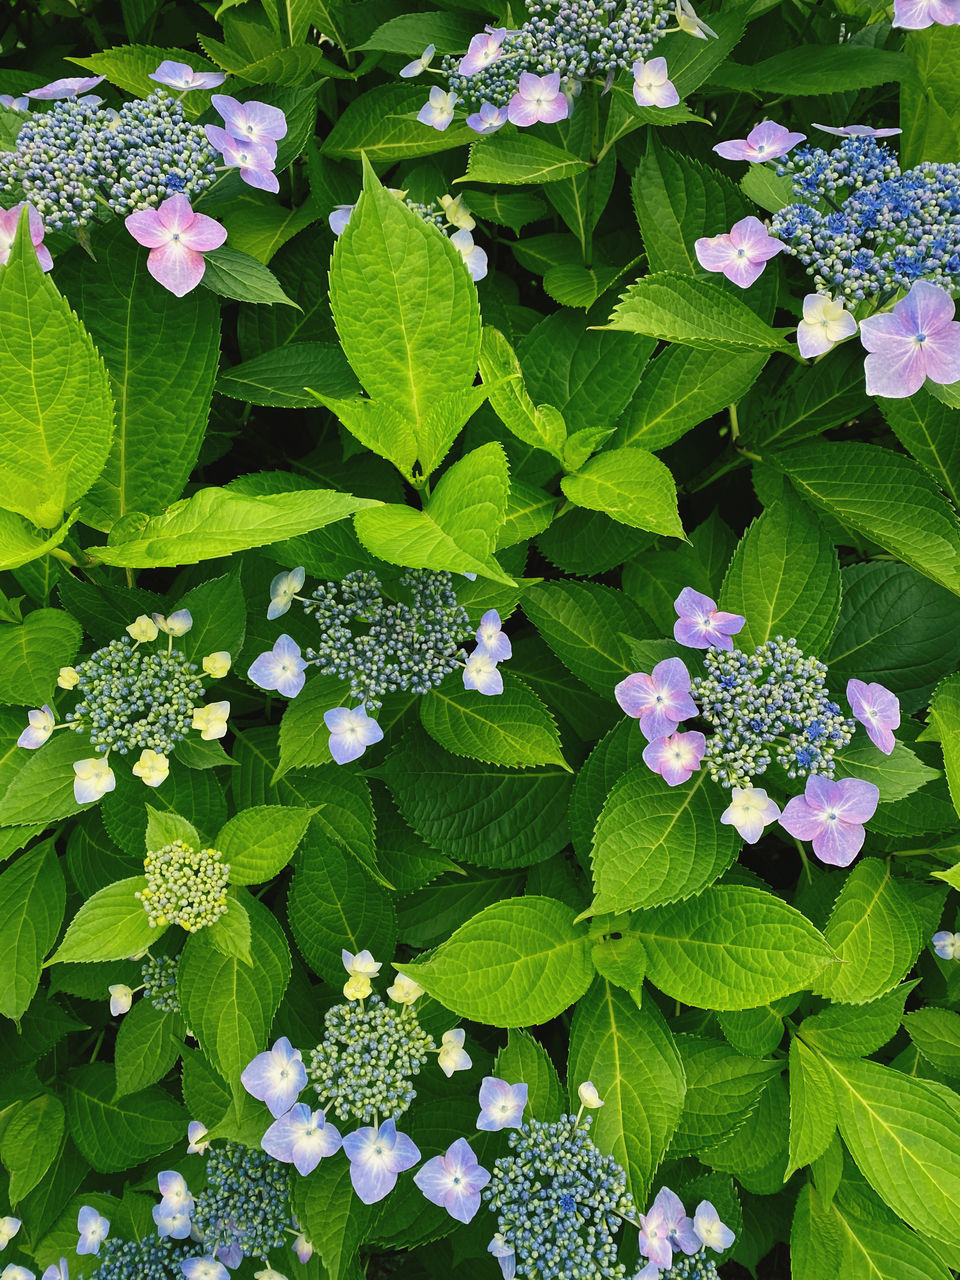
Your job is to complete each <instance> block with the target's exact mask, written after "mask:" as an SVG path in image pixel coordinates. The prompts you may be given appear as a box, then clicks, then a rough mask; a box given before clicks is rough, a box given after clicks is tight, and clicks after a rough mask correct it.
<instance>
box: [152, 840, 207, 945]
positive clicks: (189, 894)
mask: <svg viewBox="0 0 960 1280" xmlns="http://www.w3.org/2000/svg"><path fill="white" fill-rule="evenodd" d="M143 869H144V875H145V876H146V878H147V885H146V888H145V889H141V890H139V891H138V892H137V893H136V895H135V896H136V897H137V898H138V899H139V900H140V902H142V903H143V909H144V911H146V913H147V916H148V918H149V920H150V924H151V925H152V926H155V927H161V928H162V927H163V926H164V925H168V924H178V925H180V927H181V928H183V929H186V930H187V932H188V933H195V932H196V931H197V930H198V929H202V928H204V927H205V926H206V925H211V924H213V923H214V921H216V920H218V919H219V918H220V916H222V915H223V914H224V912H225V911H226V909H227V885H228V883H229V878H230V865H229V863H226V862H224V861H223V854H222V853H220V851H219V850H218V849H194V848H192V847H191V846H190V845H188V844H187V843H186V842H185V841H183V840H174V841H173V842H172V843H171V844H165V845H164V846H163V847H162V848H160V849H156V850H153V851H152V852H150V853H148V854H147V856H146V859H145V861H144V868H143Z"/></svg>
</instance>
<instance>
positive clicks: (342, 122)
mask: <svg viewBox="0 0 960 1280" xmlns="http://www.w3.org/2000/svg"><path fill="white" fill-rule="evenodd" d="M427 92H428V90H427V89H425V88H424V87H423V86H422V85H420V86H417V85H406V84H385V85H377V86H376V88H374V89H368V90H367V91H366V93H364V94H361V96H360V97H359V98H356V99H355V100H354V101H353V102H350V103H348V104H347V106H346V107H345V108H344V109H343V110H342V111H341V112H340V113H339V115H338V116H337V118H336V120H335V121H334V125H333V128H332V129H331V130H330V132H329V133H328V134H327V136H326V138H325V139H324V142H323V154H324V155H325V156H330V157H332V158H342V159H352V160H359V159H360V158H361V156H363V155H365V156H366V157H367V159H368V160H369V161H370V163H371V164H394V163H395V162H396V161H397V160H402V159H405V158H407V157H410V156H429V155H433V154H434V153H435V152H437V151H449V150H451V149H452V148H454V147H465V146H467V145H468V144H469V143H470V142H472V141H474V139H475V138H476V136H477V135H476V134H475V133H474V132H473V130H472V129H470V128H468V127H467V125H466V124H458V123H454V124H451V125H450V127H449V129H444V130H438V129H430V128H426V127H425V126H424V125H422V124H421V123H420V122H419V120H417V118H416V116H417V112H418V111H419V110H420V108H421V107H422V106H423V104H424V101H425V100H426V95H427ZM355 216H356V215H354V217H355ZM350 221H351V222H352V221H353V218H351V219H350Z"/></svg>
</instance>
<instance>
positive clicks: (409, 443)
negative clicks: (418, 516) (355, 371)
mask: <svg viewBox="0 0 960 1280" xmlns="http://www.w3.org/2000/svg"><path fill="white" fill-rule="evenodd" d="M337 349H338V350H339V348H337ZM351 376H352V375H351ZM310 396H311V398H312V400H319V401H320V403H321V404H323V405H325V406H326V407H327V408H328V409H329V410H330V412H331V413H335V414H336V415H337V418H338V419H339V420H340V422H341V423H342V424H343V426H344V427H346V429H347V430H348V431H349V432H350V434H351V435H352V436H355V437H356V439H357V440H359V441H360V443H361V444H362V445H364V446H365V447H366V448H367V449H372V450H373V452H374V453H379V455H380V457H381V458H386V459H387V461H388V462H392V463H393V465H394V466H395V467H397V469H398V470H399V471H401V472H402V473H403V475H404V476H406V477H407V479H409V480H412V479H413V467H414V463H415V462H416V460H417V450H418V444H417V436H416V433H415V432H414V429H413V425H412V423H410V422H408V421H407V419H406V418H404V417H401V415H400V414H399V413H398V412H397V410H396V409H394V408H393V406H392V405H391V404H390V403H389V402H388V401H386V400H368V399H367V398H366V397H362V398H361V397H359V396H355V397H354V398H353V399H351V400H341V399H338V398H336V397H334V396H328V395H326V394H325V393H324V392H322V391H318V390H316V388H313V387H311V388H310Z"/></svg>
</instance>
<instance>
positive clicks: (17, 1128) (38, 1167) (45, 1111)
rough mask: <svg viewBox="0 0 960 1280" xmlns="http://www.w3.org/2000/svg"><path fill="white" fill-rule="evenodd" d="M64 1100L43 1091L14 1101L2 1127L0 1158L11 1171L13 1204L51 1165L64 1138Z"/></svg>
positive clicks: (20, 1198) (16, 1202)
mask: <svg viewBox="0 0 960 1280" xmlns="http://www.w3.org/2000/svg"><path fill="white" fill-rule="evenodd" d="M64 1120H65V1114H64V1110H63V1103H62V1102H61V1101H60V1099H59V1098H58V1097H56V1096H55V1095H54V1094H52V1093H42V1094H40V1096H39V1097H37V1098H33V1099H31V1100H30V1101H29V1102H21V1103H19V1104H18V1105H17V1107H16V1110H15V1111H14V1113H13V1115H12V1116H10V1117H9V1118H8V1120H7V1122H6V1124H5V1126H4V1128H3V1136H2V1138H0V1160H2V1161H3V1167H4V1169H6V1171H7V1172H8V1173H9V1175H10V1187H9V1191H8V1195H9V1197H10V1204H11V1206H12V1207H14V1208H15V1207H16V1206H17V1205H18V1204H19V1203H20V1201H21V1200H23V1198H24V1197H25V1196H27V1195H29V1194H30V1192H31V1191H32V1190H33V1189H34V1187H35V1186H36V1185H37V1183H38V1182H40V1180H41V1179H42V1178H43V1175H44V1174H45V1173H46V1172H47V1170H48V1169H49V1168H50V1166H51V1164H52V1163H53V1160H54V1157H55V1156H56V1154H57V1152H58V1151H59V1150H60V1143H61V1142H62V1141H63V1127H64Z"/></svg>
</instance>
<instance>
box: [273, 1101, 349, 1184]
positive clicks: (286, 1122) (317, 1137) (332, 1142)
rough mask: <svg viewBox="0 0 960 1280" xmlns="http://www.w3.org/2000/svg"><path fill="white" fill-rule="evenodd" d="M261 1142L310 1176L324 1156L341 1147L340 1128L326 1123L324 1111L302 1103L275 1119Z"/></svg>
mask: <svg viewBox="0 0 960 1280" xmlns="http://www.w3.org/2000/svg"><path fill="white" fill-rule="evenodd" d="M260 1145H261V1146H262V1147H263V1149H264V1151H265V1152H266V1153H267V1155H268V1156H273V1158H274V1159H275V1160H282V1161H283V1162H284V1163H285V1164H292V1165H293V1166H294V1168H295V1169H296V1171H297V1172H298V1173H300V1174H303V1176H304V1177H306V1176H307V1174H308V1173H312V1172H313V1171H314V1169H315V1168H316V1167H317V1165H318V1164H319V1163H320V1161H321V1160H322V1159H323V1158H324V1156H332V1155H334V1154H335V1153H336V1152H337V1151H339V1150H340V1130H339V1129H337V1128H336V1127H335V1126H334V1125H332V1124H327V1123H326V1120H325V1118H324V1114H323V1112H322V1111H311V1110H310V1108H309V1107H308V1106H307V1105H306V1103H303V1102H298V1103H296V1104H295V1105H294V1106H292V1107H291V1108H290V1110H289V1111H288V1112H287V1113H286V1115H283V1116H281V1117H280V1119H279V1120H274V1122H273V1124H272V1125H271V1126H270V1128H269V1129H268V1130H267V1132H266V1133H265V1134H264V1135H263V1139H262V1141H261V1143H260Z"/></svg>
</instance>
